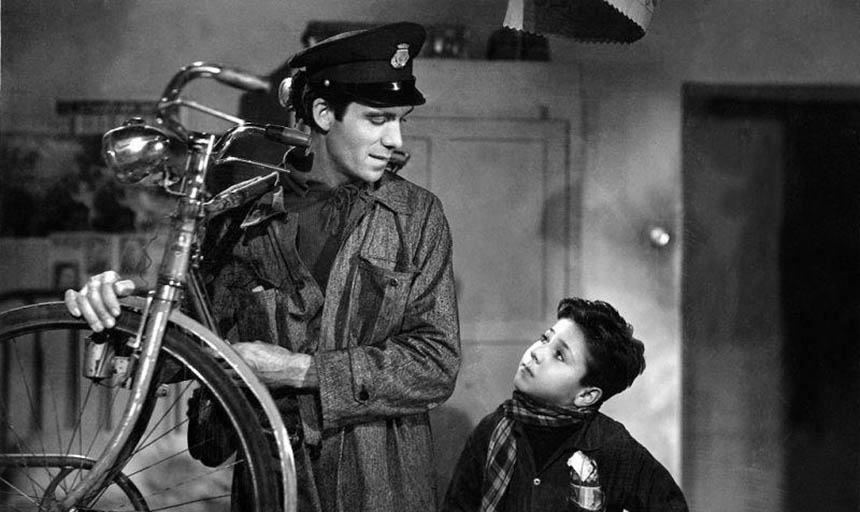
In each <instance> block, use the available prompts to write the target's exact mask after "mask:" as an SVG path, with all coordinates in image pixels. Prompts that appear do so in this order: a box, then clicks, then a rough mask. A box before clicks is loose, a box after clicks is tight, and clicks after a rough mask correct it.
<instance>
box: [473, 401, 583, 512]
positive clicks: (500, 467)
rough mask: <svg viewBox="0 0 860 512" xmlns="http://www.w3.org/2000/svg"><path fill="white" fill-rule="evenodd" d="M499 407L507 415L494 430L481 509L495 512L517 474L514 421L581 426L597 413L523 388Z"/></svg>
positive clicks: (485, 465)
mask: <svg viewBox="0 0 860 512" xmlns="http://www.w3.org/2000/svg"><path fill="white" fill-rule="evenodd" d="M499 409H500V410H501V411H502V413H503V416H502V419H501V420H500V421H499V423H498V424H497V425H496V427H495V428H494V429H493V433H492V434H491V435H490V444H489V448H488V449H487V460H486V462H485V463H484V486H483V492H482V494H483V497H482V499H481V512H495V510H496V508H497V507H498V505H499V503H500V502H501V500H502V496H504V495H505V490H506V489H507V488H508V484H509V483H510V481H511V477H512V476H513V474H514V466H515V465H516V462H517V440H516V438H515V437H514V436H513V435H511V433H512V431H513V426H514V422H520V423H523V424H525V425H538V426H544V427H565V426H572V425H578V424H580V423H583V422H584V421H585V420H586V419H588V418H589V417H591V415H593V414H594V412H595V409H593V408H589V407H576V406H568V407H562V406H558V405H553V404H550V403H547V402H544V401H542V400H539V399H537V398H534V397H531V396H529V395H526V394H525V393H522V392H520V391H514V394H513V397H512V398H511V399H510V400H506V401H505V402H504V403H503V404H502V405H501V406H499Z"/></svg>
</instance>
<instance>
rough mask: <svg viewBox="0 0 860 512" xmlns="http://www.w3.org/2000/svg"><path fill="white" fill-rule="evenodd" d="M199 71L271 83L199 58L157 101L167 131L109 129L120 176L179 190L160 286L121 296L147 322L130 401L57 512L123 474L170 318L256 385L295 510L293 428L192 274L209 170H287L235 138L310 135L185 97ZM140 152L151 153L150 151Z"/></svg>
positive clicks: (287, 504)
mask: <svg viewBox="0 0 860 512" xmlns="http://www.w3.org/2000/svg"><path fill="white" fill-rule="evenodd" d="M198 77H208V78H214V79H215V80H217V81H219V82H222V83H224V84H227V85H230V86H233V87H237V88H241V89H244V90H262V89H267V88H268V84H267V83H266V82H265V81H263V80H261V79H259V78H257V77H254V76H252V75H248V74H246V73H243V72H241V71H239V70H236V69H230V68H226V67H224V66H221V65H218V64H212V63H205V62H198V63H194V64H192V65H190V66H187V67H185V68H183V69H182V70H180V72H179V73H177V74H176V75H175V76H174V78H173V79H172V80H171V82H170V83H169V85H168V86H167V88H166V89H165V92H164V94H163V96H162V98H161V100H160V101H159V104H158V113H159V115H158V121H159V123H160V124H161V125H162V126H163V127H164V129H163V130H162V129H159V128H154V127H150V126H146V125H144V124H143V123H142V121H139V120H133V121H131V122H129V123H127V124H126V125H125V126H124V127H120V128H116V129H114V130H111V131H110V132H108V133H107V134H105V154H106V160H107V161H108V163H109V166H111V167H112V169H114V171H115V172H116V174H117V177H118V179H119V180H120V181H124V182H132V181H135V180H138V179H142V178H143V177H145V175H147V174H152V173H153V172H157V171H164V172H165V180H164V182H163V184H164V187H165V189H166V190H167V191H168V192H169V193H171V194H173V195H176V196H178V202H177V207H176V210H175V212H174V214H173V216H172V218H171V222H170V228H169V232H168V235H167V244H166V247H165V250H164V254H163V258H162V260H161V265H160V267H159V272H158V279H157V284H156V286H155V289H154V290H153V291H152V292H151V293H150V294H149V297H148V298H147V299H146V301H145V303H141V302H140V301H141V299H135V298H127V299H123V302H125V303H127V304H133V305H135V306H137V307H140V308H141V309H142V311H143V312H144V314H143V318H144V321H143V323H142V324H141V329H140V332H139V333H138V335H137V337H136V338H135V339H134V341H133V342H132V346H131V348H132V350H133V354H134V357H133V361H134V368H133V375H134V377H133V381H132V384H131V395H132V399H131V400H129V402H128V405H127V406H126V409H125V410H124V412H123V414H122V417H121V419H120V421H119V423H118V427H117V429H116V430H115V431H114V432H113V435H112V437H111V439H110V441H109V442H108V444H107V446H106V448H105V449H104V451H103V453H102V454H101V455H100V456H99V457H98V458H97V460H96V461H95V463H94V464H93V465H92V468H91V470H90V471H89V473H88V474H87V476H86V477H85V478H83V479H82V481H81V482H80V483H79V484H78V485H76V486H75V487H74V488H73V489H71V490H70V491H69V492H68V494H67V495H66V497H65V498H64V499H63V500H62V502H61V503H59V504H57V507H56V508H57V509H59V510H72V509H73V508H74V506H75V504H79V503H87V502H88V501H89V500H91V499H92V498H93V497H94V496H95V495H96V494H97V493H98V490H99V489H100V488H101V487H102V486H103V485H104V484H105V482H107V481H110V480H112V479H114V478H115V477H117V476H118V475H121V468H122V465H123V464H122V462H123V460H122V457H123V453H124V450H125V448H126V446H127V445H129V443H132V442H136V439H135V437H134V432H135V428H136V425H137V424H138V422H139V420H140V418H141V412H142V409H143V407H144V404H145V402H146V397H147V395H148V393H149V392H150V389H151V386H152V383H153V376H154V375H155V373H156V363H157V359H158V354H159V351H160V349H161V342H162V338H163V335H164V332H165V329H166V328H167V325H168V323H170V322H173V323H177V324H179V325H180V326H182V327H184V328H185V329H186V330H188V331H189V332H191V333H194V334H195V335H196V336H197V337H198V338H199V339H201V340H203V342H204V343H206V344H207V345H208V346H209V347H210V348H212V349H213V350H214V351H216V352H217V353H218V354H219V356H221V357H222V358H223V359H224V360H225V361H226V362H227V364H228V365H229V366H231V367H232V368H233V369H234V370H235V371H236V372H237V373H238V374H239V375H240V376H241V377H243V378H244V380H245V381H246V383H247V385H248V387H249V389H250V391H251V392H252V393H253V394H254V395H255V397H256V399H257V400H258V401H259V403H260V405H261V406H262V408H263V410H264V411H265V413H266V415H267V416H268V418H269V420H270V422H271V425H272V428H273V431H274V435H275V440H276V443H277V445H278V448H279V450H280V453H281V472H282V479H283V481H282V485H283V494H284V508H285V510H287V511H288V512H292V511H293V510H295V506H296V503H295V495H296V490H295V485H296V478H295V468H294V462H293V453H292V448H291V446H290V441H289V437H288V433H287V429H286V427H285V426H284V424H283V421H282V420H281V417H280V414H279V412H278V410H277V407H276V406H275V403H274V401H273V400H272V399H271V396H270V395H269V393H268V390H267V389H266V388H265V386H263V385H262V384H261V383H260V382H259V380H258V379H257V378H256V377H255V376H254V374H253V372H252V371H251V369H250V368H249V367H248V366H247V365H246V364H245V363H244V361H242V359H241V358H240V357H239V356H238V355H237V354H236V353H235V352H234V351H233V350H232V348H231V347H230V345H229V343H227V342H226V341H224V340H223V339H221V338H220V337H219V336H218V335H217V334H216V333H215V332H213V327H214V326H213V324H212V323H211V313H210V312H209V311H208V307H207V303H206V301H205V299H204V298H203V295H202V293H203V292H202V287H201V286H200V283H199V281H198V279H197V278H194V277H192V274H193V267H194V261H195V257H196V254H195V251H196V250H197V242H198V240H197V236H198V232H199V228H200V226H201V223H202V222H203V221H204V219H205V217H206V213H207V206H209V207H211V208H214V207H212V206H211V205H212V204H213V203H212V202H209V203H207V201H206V200H207V197H206V190H205V179H206V174H207V171H208V170H209V169H210V168H211V167H213V166H214V165H215V164H216V163H224V162H233V163H236V162H238V163H244V164H247V165H252V166H255V167H257V168H260V169H268V170H271V171H273V172H274V171H279V172H283V169H279V168H275V167H272V166H269V165H266V164H263V163H260V162H253V161H249V160H241V159H234V158H232V157H224V156H223V155H224V153H225V152H226V150H227V149H228V147H229V146H230V143H231V142H232V141H233V140H234V139H235V138H236V137H238V136H239V135H243V134H248V133H251V134H254V135H260V134H263V135H266V136H267V137H269V138H272V139H275V140H279V141H281V142H284V143H285V144H288V145H305V146H306V145H307V142H308V139H307V136H306V135H305V134H304V133H302V132H299V131H297V130H291V129H289V128H284V127H277V126H272V125H269V126H265V127H261V126H256V125H250V124H248V123H245V122H244V121H243V120H241V119H239V118H235V117H233V116H229V115H228V114H224V113H222V112H219V111H216V110H214V109H211V108H209V107H206V106H203V105H199V104H197V103H194V102H190V101H187V100H183V99H181V98H180V93H181V91H182V88H183V87H184V86H185V85H186V84H187V83H188V82H190V81H191V80H193V79H195V78H198ZM183 106H184V107H188V108H192V109H196V110H200V111H203V112H205V113H207V114H211V115H214V116H216V117H220V118H222V119H225V120H228V121H231V122H234V123H236V124H237V126H236V127H234V128H233V129H231V130H229V131H228V132H226V133H225V134H224V135H222V136H221V137H216V136H215V135H213V134H207V133H197V132H192V131H189V130H187V129H186V128H185V127H184V126H182V124H181V123H180V122H179V120H178V109H179V107H183ZM124 129H125V130H124ZM123 136H131V137H134V141H135V142H136V143H137V144H136V146H137V147H136V148H133V150H134V151H137V154H131V153H129V152H130V151H132V148H129V147H124V146H123V145H122V142H121V141H122V137H123ZM141 143H144V144H141ZM183 144H184V146H185V151H184V160H185V168H184V172H183V173H182V176H181V179H180V180H179V181H178V189H173V188H171V187H174V186H175V185H176V183H168V179H167V171H168V167H169V165H171V163H173V162H175V161H176V160H177V159H178V158H179V157H180V152H179V151H178V150H177V147H179V146H182V145H183ZM123 151H126V153H123ZM142 152H146V154H143V153H142ZM141 162H142V163H141ZM268 178H269V179H268V181H266V179H263V180H256V181H254V182H253V183H250V184H248V185H247V186H246V188H244V189H243V188H241V187H238V188H237V189H234V190H231V191H230V192H229V194H233V195H229V194H228V195H226V196H221V197H220V198H219V200H221V201H222V202H226V203H227V205H226V206H223V207H224V208H227V207H229V206H230V205H232V204H233V203H235V197H236V196H237V195H239V193H240V192H247V190H248V186H254V185H256V187H257V189H259V188H261V187H264V186H272V185H273V184H274V181H275V179H274V178H272V177H268ZM249 181H251V180H249ZM261 183H262V184H261ZM231 188H232V187H231ZM255 190H256V189H255ZM225 198H226V199H225ZM211 208H210V209H211ZM185 293H190V296H191V298H192V302H193V303H194V304H195V305H196V308H197V309H198V312H199V314H200V316H201V319H202V320H203V322H204V323H205V324H208V325H202V324H200V323H198V322H196V321H194V320H192V319H190V318H189V317H187V316H185V315H184V314H182V313H180V312H179V311H178V309H179V308H178V306H179V303H180V300H181V298H182V296H183V294H185Z"/></svg>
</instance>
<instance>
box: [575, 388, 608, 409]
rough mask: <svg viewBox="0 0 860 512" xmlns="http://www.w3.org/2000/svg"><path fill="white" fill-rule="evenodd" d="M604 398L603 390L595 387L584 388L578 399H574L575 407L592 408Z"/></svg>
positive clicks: (577, 396)
mask: <svg viewBox="0 0 860 512" xmlns="http://www.w3.org/2000/svg"><path fill="white" fill-rule="evenodd" d="M602 396H603V390H602V389H600V388H595V387H588V388H583V389H582V390H581V391H580V392H579V394H577V395H576V398H574V399H573V405H575V406H577V407H591V406H592V405H594V404H596V403H597V402H598V401H600V397H602Z"/></svg>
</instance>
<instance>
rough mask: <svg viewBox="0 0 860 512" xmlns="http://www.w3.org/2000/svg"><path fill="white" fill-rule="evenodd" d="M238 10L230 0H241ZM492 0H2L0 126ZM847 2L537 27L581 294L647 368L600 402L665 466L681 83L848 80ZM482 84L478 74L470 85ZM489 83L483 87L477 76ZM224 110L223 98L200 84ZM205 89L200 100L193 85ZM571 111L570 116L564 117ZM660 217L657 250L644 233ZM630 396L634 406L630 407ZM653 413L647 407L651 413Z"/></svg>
mask: <svg viewBox="0 0 860 512" xmlns="http://www.w3.org/2000/svg"><path fill="white" fill-rule="evenodd" d="M240 5H241V7H239V6H240ZM505 5H506V2H504V0H475V1H471V2H458V1H456V0H441V1H428V0H412V1H409V2H397V1H393V0H390V1H382V0H355V1H353V2H340V1H334V0H316V1H313V2H310V1H308V2H289V3H288V2H284V1H278V0H259V1H256V2H253V3H249V2H243V3H241V4H239V3H235V2H230V1H228V0H210V1H206V2H201V1H196V2H191V1H175V0H154V1H142V0H87V1H76V2H49V1H48V0H36V1H28V0H5V1H4V2H3V3H2V13H0V19H2V34H3V36H4V37H3V41H2V42H3V45H2V76H0V81H2V98H0V100H2V101H0V110H2V120H0V123H2V124H0V128H2V129H3V130H4V131H7V130H11V129H15V130H18V129H31V130H52V129H54V127H55V126H56V120H55V117H54V113H53V102H54V100H55V99H57V98H74V99H79V98H99V99H103V98H117V99H129V98H139V99H146V98H153V97H154V96H155V95H156V94H157V92H159V91H160V90H161V88H162V87H163V85H164V83H165V81H166V80H167V78H168V77H169V75H170V74H171V73H172V72H173V70H175V69H178V68H179V67H180V66H182V65H184V64H187V63H189V62H191V61H193V60H201V59H206V60H215V61H222V62H225V63H232V64H242V63H246V64H245V67H246V68H248V69H251V70H254V71H259V72H266V71H269V70H272V69H274V68H275V67H277V66H278V65H280V64H281V63H282V62H283V60H284V58H285V57H286V55H288V54H289V53H291V52H293V51H295V50H297V49H298V48H299V43H298V41H299V37H300V35H301V32H302V30H303V28H304V25H305V23H306V22H307V21H309V20H314V19H341V20H354V21H377V20H378V21H383V20H384V21H389V20H399V19H408V20H415V21H419V22H423V23H434V22H450V23H465V24H468V25H469V26H470V27H471V28H472V32H473V35H474V36H475V39H476V41H478V43H476V44H474V45H473V49H472V50H473V53H475V54H479V53H481V51H482V49H483V45H482V43H480V41H485V40H486V36H487V35H488V34H489V33H490V32H491V31H492V30H493V29H494V28H495V27H498V26H500V24H501V20H502V19H503V16H504V10H505ZM858 21H860V6H858V5H857V4H856V3H855V2H852V1H850V0H821V1H818V2H807V1H804V0H791V1H787V0H783V1H777V0H758V1H755V2H750V1H749V0H723V1H721V2H707V1H705V0H664V1H662V2H660V3H659V5H658V9H657V12H656V15H655V17H654V20H653V23H652V26H651V29H650V31H649V33H648V34H647V35H646V37H645V38H644V39H643V40H642V41H640V42H637V43H635V44H633V45H628V46H620V45H586V44H579V43H573V42H570V41H566V40H563V39H560V38H550V42H551V49H552V55H553V59H554V60H555V61H556V62H557V63H559V64H560V65H569V66H576V67H578V68H579V70H580V74H581V76H582V92H583V96H584V97H583V107H582V108H583V113H584V114H583V116H582V119H580V120H578V121H579V122H581V123H582V127H583V130H582V133H584V134H585V140H584V143H583V150H582V153H581V154H578V155H577V158H580V159H581V162H582V164H583V165H584V168H585V173H584V182H583V184H582V192H583V198H584V199H583V210H582V219H581V223H582V230H581V233H582V240H581V242H582V247H583V249H582V254H581V265H580V271H581V284H582V289H581V290H575V292H577V293H581V294H583V295H586V296H589V297H601V298H605V299H607V300H610V301H612V302H614V303H615V304H616V305H617V306H618V308H619V309H620V310H621V311H622V312H623V313H624V314H625V315H626V316H627V317H628V319H629V320H630V321H631V322H632V323H633V324H634V325H636V326H637V333H638V334H639V336H640V337H641V338H642V339H644V340H645V341H646V343H647V346H648V347H649V349H648V358H649V369H648V370H647V371H646V373H645V375H644V376H643V377H642V378H641V379H640V380H639V381H638V382H637V383H636V384H635V385H634V387H633V389H631V390H630V391H628V392H626V393H625V394H623V395H621V396H620V397H618V398H616V399H614V400H613V401H612V402H610V403H609V404H608V412H610V414H615V415H616V416H618V417H620V418H621V419H622V421H624V422H625V423H627V424H628V426H629V427H630V430H631V431H632V432H633V433H634V435H636V436H637V437H639V438H640V439H642V440H643V443H644V444H645V445H646V446H648V447H649V448H651V449H652V450H653V451H654V452H655V453H656V454H657V456H658V458H660V459H661V460H662V461H664V462H665V463H666V464H667V465H668V466H669V468H670V469H671V470H672V471H673V472H674V473H675V474H676V475H678V474H679V468H680V460H681V453H680V448H679V441H678V439H679V437H680V428H681V426H680V403H681V401H680V392H679V390H680V384H679V383H680V379H681V378H682V375H681V374H680V370H679V368H680V364H679V362H680V358H681V353H682V347H681V339H682V333H681V332H680V320H679V311H680V307H679V282H680V279H682V277H683V276H682V269H681V268H680V257H679V248H680V245H679V243H680V238H681V237H682V236H683V235H682V233H680V232H679V230H678V226H680V218H681V215H682V213H683V212H681V209H680V203H681V202H680V191H681V180H680V169H681V165H682V162H681V158H680V154H681V151H680V148H681V138H680V120H681V94H680V93H681V85H682V83H684V82H688V81H695V82H714V83H791V84H803V83H816V84H822V83H841V84H855V83H858V81H860V60H858V59H856V57H855V53H856V48H858V47H860V32H858V31H857V30H856V29H855V27H856V26H857V24H858ZM478 85H480V84H476V86H478ZM490 85H493V86H495V84H490ZM200 94H201V95H202V98H203V99H205V98H207V97H209V98H214V99H216V100H217V101H220V102H222V103H223V104H224V105H225V107H226V108H230V106H231V105H233V104H235V100H236V97H230V96H229V95H220V94H219V95H215V93H211V92H209V91H208V90H202V91H200ZM207 95H208V96H207ZM573 121H574V122H576V120H573ZM652 225H660V226H665V227H666V228H667V229H668V230H669V232H670V233H671V234H672V235H673V237H674V239H673V241H672V242H671V243H670V245H669V246H668V247H667V248H664V249H661V250H658V249H655V248H654V247H652V246H651V245H649V244H648V240H647V238H645V233H646V231H647V229H648V228H649V227H650V226H652ZM642 404H645V405H644V406H643V405H642ZM654 418H659V420H658V421H657V422H656V424H657V427H655V426H654V425H655V422H654V421H652V420H653V419H654Z"/></svg>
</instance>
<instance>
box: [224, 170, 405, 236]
mask: <svg viewBox="0 0 860 512" xmlns="http://www.w3.org/2000/svg"><path fill="white" fill-rule="evenodd" d="M281 181H282V183H281V184H280V185H279V186H278V187H277V188H276V189H275V190H273V191H271V192H268V193H266V194H263V195H262V196H260V198H259V199H257V200H256V201H254V203H253V206H252V207H251V210H250V211H249V212H248V214H247V215H245V218H244V219H243V220H242V224H241V228H242V229H247V228H249V227H252V226H256V225H259V224H261V223H262V222H264V221H267V220H269V219H271V218H272V217H276V216H278V215H283V214H286V213H288V210H287V208H286V207H285V206H284V194H285V193H293V194H296V195H300V196H302V197H305V196H306V194H307V193H308V187H307V183H306V182H305V181H303V180H295V179H293V178H292V176H291V175H289V174H286V173H284V179H282V180H281ZM405 184H406V181H405V180H404V179H403V178H401V177H400V176H397V175H396V174H394V173H390V172H388V171H386V172H385V174H383V176H382V178H381V179H380V180H379V181H378V182H377V183H376V184H375V186H374V187H373V190H372V191H371V192H370V195H371V197H373V199H374V202H375V203H378V204H380V205H382V206H384V207H386V208H388V209H389V210H391V211H393V212H395V213H398V214H402V215H408V214H410V213H411V210H410V208H409V193H408V188H407V187H406V186H405Z"/></svg>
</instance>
